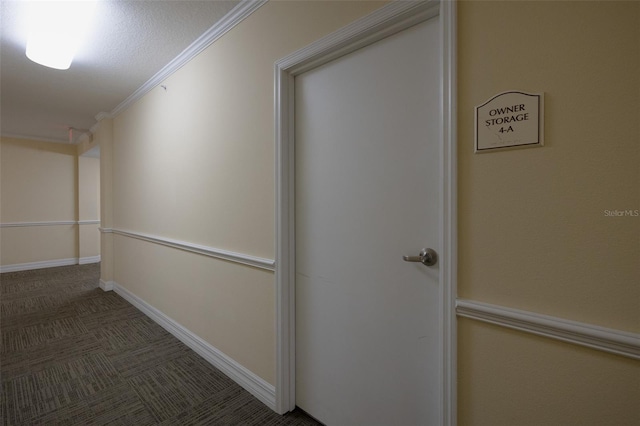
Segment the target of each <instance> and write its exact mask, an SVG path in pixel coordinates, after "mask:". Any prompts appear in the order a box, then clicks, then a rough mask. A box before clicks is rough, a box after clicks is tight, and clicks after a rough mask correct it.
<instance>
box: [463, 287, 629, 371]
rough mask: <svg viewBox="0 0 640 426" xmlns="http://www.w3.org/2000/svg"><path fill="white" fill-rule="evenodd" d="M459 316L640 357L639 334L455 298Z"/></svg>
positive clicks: (614, 352)
mask: <svg viewBox="0 0 640 426" xmlns="http://www.w3.org/2000/svg"><path fill="white" fill-rule="evenodd" d="M456 312H457V314H458V316H461V317H465V318H471V319H474V320H478V321H483V322H487V323H490V324H495V325H499V326H502V327H507V328H511V329H514V330H519V331H524V332H527V333H532V334H537V335H539V336H544V337H549V338H552V339H556V340H561V341H563V342H568V343H573V344H576V345H581V346H586V347H588V348H592V349H597V350H600V351H604V352H609V353H613V354H617V355H622V356H626V357H629V358H633V359H640V334H637V333H629V332H625V331H620V330H614V329H610V328H605V327H600V326H597V325H592V324H587V323H583V322H578V321H571V320H567V319H563V318H558V317H553V316H549V315H542V314H537V313H535V312H529V311H523V310H519V309H513V308H506V307H503V306H497V305H491V304H489V303H483V302H477V301H474V300H466V299H458V300H457V301H456Z"/></svg>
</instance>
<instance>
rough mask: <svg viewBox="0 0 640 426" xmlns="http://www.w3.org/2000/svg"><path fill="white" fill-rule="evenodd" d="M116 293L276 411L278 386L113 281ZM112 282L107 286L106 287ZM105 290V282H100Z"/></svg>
mask: <svg viewBox="0 0 640 426" xmlns="http://www.w3.org/2000/svg"><path fill="white" fill-rule="evenodd" d="M109 283H111V285H112V288H113V290H114V291H115V292H116V293H117V294H119V295H120V296H122V297H123V298H124V299H126V300H127V301H128V302H129V303H131V304H132V305H133V306H135V307H136V308H138V309H139V310H140V311H142V312H143V313H145V314H146V315H147V316H148V317H149V318H151V319H152V320H154V321H155V322H156V323H158V324H159V325H160V326H161V327H162V328H164V329H165V330H167V331H168V332H169V333H171V334H173V335H174V336H175V337H176V338H178V340H180V341H181V342H182V343H184V344H185V345H187V346H188V347H190V348H191V349H193V350H194V351H195V352H196V353H198V355H200V356H201V357H203V358H204V359H205V360H207V361H208V362H209V363H211V364H212V365H213V366H215V367H216V368H218V369H219V370H220V371H222V372H223V373H224V374H226V375H227V376H229V377H230V378H231V379H233V380H234V381H235V382H236V383H238V384H239V385H240V386H242V387H243V388H244V389H246V390H247V391H248V392H249V393H250V394H252V395H253V396H255V397H256V398H258V399H259V400H260V401H262V402H263V403H264V404H265V405H266V406H267V407H269V408H271V409H272V410H275V407H276V392H275V387H274V386H273V385H271V384H269V383H267V382H266V381H265V380H264V379H262V378H260V377H258V376H257V375H256V374H254V373H252V372H251V371H249V370H248V369H247V368H245V367H243V366H242V365H240V364H239V363H237V362H236V361H234V360H233V359H231V358H229V357H228V356H227V355H225V354H224V353H222V352H221V351H219V350H218V349H216V348H215V347H213V346H212V345H210V344H209V343H207V342H205V341H204V340H203V339H201V338H200V337H198V336H197V335H195V334H194V333H193V332H191V331H190V330H188V329H187V328H185V327H183V326H182V325H180V324H179V323H178V322H176V321H175V320H173V319H172V318H169V317H168V316H167V315H165V314H164V313H162V312H161V311H159V310H158V309H156V308H154V307H153V306H151V305H150V304H148V303H147V302H145V301H144V300H142V299H141V298H139V297H138V296H136V295H135V294H133V293H131V292H129V291H128V290H127V289H125V288H124V287H122V286H120V285H119V284H118V283H116V282H113V281H110V282H109ZM109 283H105V286H107V285H108V284H109ZM100 286H101V287H102V282H101V283H100Z"/></svg>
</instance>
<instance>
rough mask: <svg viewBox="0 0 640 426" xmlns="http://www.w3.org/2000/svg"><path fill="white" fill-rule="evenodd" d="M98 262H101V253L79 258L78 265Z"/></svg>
mask: <svg viewBox="0 0 640 426" xmlns="http://www.w3.org/2000/svg"><path fill="white" fill-rule="evenodd" d="M98 262H100V255H97V256H89V257H81V258H80V259H78V265H86V264H87V263H98Z"/></svg>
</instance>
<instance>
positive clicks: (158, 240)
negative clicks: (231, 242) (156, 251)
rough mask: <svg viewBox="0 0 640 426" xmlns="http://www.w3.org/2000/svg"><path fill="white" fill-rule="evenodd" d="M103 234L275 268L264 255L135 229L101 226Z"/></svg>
mask: <svg viewBox="0 0 640 426" xmlns="http://www.w3.org/2000/svg"><path fill="white" fill-rule="evenodd" d="M100 232H102V233H103V234H115V235H120V236H123V237H128V238H135V239H137V240H142V241H146V242H149V243H153V244H159V245H163V246H166V247H171V248H175V249H178V250H183V251H188V252H191V253H196V254H201V255H203V256H208V257H214V258H216V259H222V260H227V261H229V262H234V263H239V264H242V265H246V266H252V267H254V268H258V269H264V270H267V271H274V270H275V261H274V260H273V259H266V258H263V257H257V256H252V255H249V254H244V253H237V252H233V251H229V250H224V249H220V248H216V247H209V246H204V245H200V244H194V243H190V242H187V241H180V240H174V239H171V238H164V237H159V236H156V235H149V234H143V233H139V232H134V231H125V230H122V229H116V228H100Z"/></svg>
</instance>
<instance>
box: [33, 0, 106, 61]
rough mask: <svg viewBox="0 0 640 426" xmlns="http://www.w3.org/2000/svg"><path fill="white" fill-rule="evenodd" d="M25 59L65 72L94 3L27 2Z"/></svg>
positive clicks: (78, 0) (90, 0)
mask: <svg viewBox="0 0 640 426" xmlns="http://www.w3.org/2000/svg"><path fill="white" fill-rule="evenodd" d="M26 3H27V13H28V20H29V21H28V22H29V24H28V25H29V30H28V31H29V33H28V39H27V51H26V54H27V57H28V58H29V59H31V60H32V61H33V62H36V63H38V64H40V65H44V66H45V67H50V68H56V69H59V70H66V69H68V68H69V67H70V66H71V62H72V61H73V57H74V55H75V54H76V50H77V49H78V46H79V45H80V42H81V41H82V40H83V38H84V35H85V32H86V30H87V29H88V27H89V25H90V23H91V17H92V16H93V13H94V11H95V7H96V3H97V0H66V1H59V0H27V1H26Z"/></svg>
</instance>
